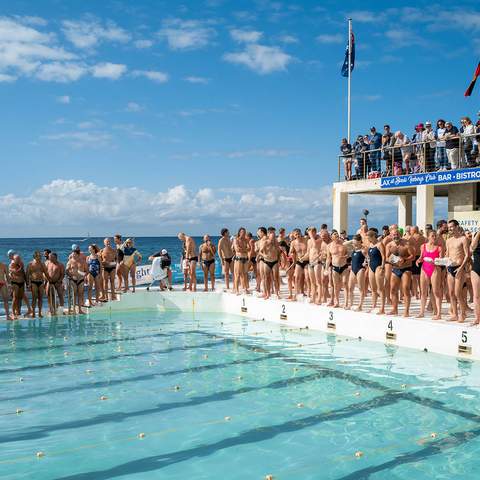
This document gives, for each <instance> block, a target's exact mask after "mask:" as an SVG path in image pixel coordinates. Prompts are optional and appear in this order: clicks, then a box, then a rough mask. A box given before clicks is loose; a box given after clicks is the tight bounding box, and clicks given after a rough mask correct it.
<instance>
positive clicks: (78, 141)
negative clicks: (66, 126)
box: [40, 130, 112, 148]
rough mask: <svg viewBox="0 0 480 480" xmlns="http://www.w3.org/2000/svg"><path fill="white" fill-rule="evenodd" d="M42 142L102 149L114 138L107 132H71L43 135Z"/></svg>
mask: <svg viewBox="0 0 480 480" xmlns="http://www.w3.org/2000/svg"><path fill="white" fill-rule="evenodd" d="M40 138H41V139H42V140H49V141H52V142H62V143H66V144H67V145H70V146H72V147H75V148H102V147H106V146H108V145H109V144H110V142H111V140H112V136H111V135H110V134H109V133H106V132H93V131H88V132H87V131H84V130H80V131H70V132H62V133H54V134H50V135H43V136H41V137H40Z"/></svg>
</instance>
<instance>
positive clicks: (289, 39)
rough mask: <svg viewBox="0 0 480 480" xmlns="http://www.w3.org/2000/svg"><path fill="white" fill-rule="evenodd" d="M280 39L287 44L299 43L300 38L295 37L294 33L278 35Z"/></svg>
mask: <svg viewBox="0 0 480 480" xmlns="http://www.w3.org/2000/svg"><path fill="white" fill-rule="evenodd" d="M278 40H279V41H280V42H282V43H286V44H292V43H299V42H300V40H299V39H298V38H297V37H295V36H294V35H281V36H280V37H278Z"/></svg>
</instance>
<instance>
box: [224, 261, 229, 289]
mask: <svg viewBox="0 0 480 480" xmlns="http://www.w3.org/2000/svg"><path fill="white" fill-rule="evenodd" d="M230 265H231V262H227V261H224V262H223V274H224V279H225V288H226V289H227V290H230Z"/></svg>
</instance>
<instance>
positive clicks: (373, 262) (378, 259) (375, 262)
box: [368, 247, 382, 273]
mask: <svg viewBox="0 0 480 480" xmlns="http://www.w3.org/2000/svg"><path fill="white" fill-rule="evenodd" d="M368 257H369V258H370V262H369V264H370V270H371V271H372V272H373V273H375V271H376V270H377V268H378V267H379V266H380V265H381V264H382V254H381V253H380V250H379V249H378V247H370V248H369V249H368Z"/></svg>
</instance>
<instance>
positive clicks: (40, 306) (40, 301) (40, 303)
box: [37, 283, 45, 318]
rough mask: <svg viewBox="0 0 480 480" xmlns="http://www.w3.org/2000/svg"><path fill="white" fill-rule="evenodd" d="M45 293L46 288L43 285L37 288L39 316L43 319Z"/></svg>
mask: <svg viewBox="0 0 480 480" xmlns="http://www.w3.org/2000/svg"><path fill="white" fill-rule="evenodd" d="M44 292H45V287H44V285H43V283H42V284H41V285H39V286H38V287H37V302H38V316H39V317H40V318H42V317H43V312H42V310H43V294H44Z"/></svg>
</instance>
